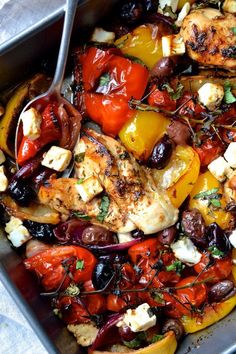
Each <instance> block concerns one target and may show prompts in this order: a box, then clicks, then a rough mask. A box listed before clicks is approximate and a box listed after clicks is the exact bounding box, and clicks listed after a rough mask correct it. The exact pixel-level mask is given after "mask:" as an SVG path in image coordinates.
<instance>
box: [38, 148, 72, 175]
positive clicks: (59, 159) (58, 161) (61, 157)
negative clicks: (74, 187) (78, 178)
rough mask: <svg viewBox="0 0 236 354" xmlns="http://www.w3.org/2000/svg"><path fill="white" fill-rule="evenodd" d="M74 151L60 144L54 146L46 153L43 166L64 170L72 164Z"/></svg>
mask: <svg viewBox="0 0 236 354" xmlns="http://www.w3.org/2000/svg"><path fill="white" fill-rule="evenodd" d="M71 158H72V153H71V151H70V150H67V149H63V148H61V147H59V146H52V147H51V148H50V149H49V150H48V152H46V154H44V157H43V161H42V162H41V163H42V165H43V166H45V167H48V168H51V169H53V170H55V171H58V172H62V171H64V170H65V169H66V168H67V167H68V166H69V164H70V161H71Z"/></svg>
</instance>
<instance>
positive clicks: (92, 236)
mask: <svg viewBox="0 0 236 354" xmlns="http://www.w3.org/2000/svg"><path fill="white" fill-rule="evenodd" d="M81 240H82V243H83V244H85V245H90V246H93V245H98V246H106V245H110V244H113V243H117V239H116V236H115V235H114V234H113V233H112V232H111V231H109V230H107V229H105V228H104V227H102V226H98V225H92V226H88V227H86V229H84V231H83V233H82V237H81Z"/></svg>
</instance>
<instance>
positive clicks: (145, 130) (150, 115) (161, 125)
mask: <svg viewBox="0 0 236 354" xmlns="http://www.w3.org/2000/svg"><path fill="white" fill-rule="evenodd" d="M169 124H170V120H169V119H168V118H166V117H165V116H164V115H163V114H161V113H156V112H151V111H145V112H142V111H137V113H136V114H135V115H134V116H133V117H132V118H131V120H129V121H128V122H127V123H126V124H125V125H124V127H123V128H122V129H121V131H120V133H119V137H120V140H121V141H122V143H123V144H124V146H125V147H126V148H127V150H128V151H131V152H132V153H133V154H134V156H135V157H136V158H137V159H144V160H146V159H147V158H148V157H149V156H150V154H151V152H152V150H153V148H154V146H155V144H156V143H157V141H158V140H159V139H160V138H161V137H162V136H163V135H164V134H165V132H166V128H167V127H168V125H169Z"/></svg>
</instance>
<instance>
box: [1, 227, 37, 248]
mask: <svg viewBox="0 0 236 354" xmlns="http://www.w3.org/2000/svg"><path fill="white" fill-rule="evenodd" d="M7 237H8V239H9V240H10V241H11V243H12V244H13V246H14V247H20V246H22V245H23V244H24V243H25V242H27V241H28V240H30V239H31V238H32V237H31V235H30V233H29V231H28V230H27V228H26V227H25V226H24V225H20V226H18V227H17V228H16V229H15V230H13V231H11V232H10V233H9V235H8V236H7Z"/></svg>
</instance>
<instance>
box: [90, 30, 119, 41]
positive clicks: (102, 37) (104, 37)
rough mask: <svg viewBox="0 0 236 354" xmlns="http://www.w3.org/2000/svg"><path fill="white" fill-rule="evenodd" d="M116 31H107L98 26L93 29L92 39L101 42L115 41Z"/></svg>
mask: <svg viewBox="0 0 236 354" xmlns="http://www.w3.org/2000/svg"><path fill="white" fill-rule="evenodd" d="M115 36H116V35H115V33H114V32H108V31H105V30H104V29H103V28H99V27H96V28H95V30H94V31H93V34H92V38H91V40H92V41H93V42H99V43H113V42H114V40H115Z"/></svg>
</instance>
